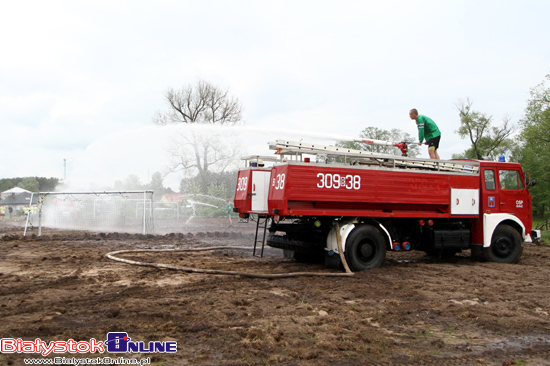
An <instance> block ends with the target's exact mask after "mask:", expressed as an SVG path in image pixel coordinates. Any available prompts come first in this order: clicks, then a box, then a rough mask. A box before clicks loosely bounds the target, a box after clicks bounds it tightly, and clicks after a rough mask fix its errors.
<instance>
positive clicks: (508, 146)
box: [453, 99, 516, 160]
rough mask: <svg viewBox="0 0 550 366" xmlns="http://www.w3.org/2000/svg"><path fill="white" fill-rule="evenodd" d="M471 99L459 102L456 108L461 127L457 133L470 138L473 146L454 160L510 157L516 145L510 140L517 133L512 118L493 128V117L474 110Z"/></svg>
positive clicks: (506, 118)
mask: <svg viewBox="0 0 550 366" xmlns="http://www.w3.org/2000/svg"><path fill="white" fill-rule="evenodd" d="M472 104H473V103H472V101H470V99H466V100H465V101H464V100H459V101H458V103H457V105H456V107H457V109H458V114H459V116H460V127H459V128H458V130H457V131H456V133H458V135H459V136H460V137H461V138H462V139H464V138H469V140H470V142H471V143H472V146H471V147H470V148H469V149H467V150H466V151H464V152H463V153H462V154H454V155H453V158H455V159H457V158H466V159H486V158H488V159H490V160H496V159H497V157H498V156H499V155H502V154H507V155H509V154H510V153H511V152H512V150H514V148H515V146H516V143H515V142H514V141H513V140H512V139H510V138H509V136H510V135H511V134H512V133H513V132H514V131H515V126H514V125H513V124H512V123H511V121H510V118H508V117H505V118H504V119H503V120H502V125H501V126H498V127H494V126H492V120H493V117H492V116H488V115H486V114H485V113H481V112H477V111H474V110H472Z"/></svg>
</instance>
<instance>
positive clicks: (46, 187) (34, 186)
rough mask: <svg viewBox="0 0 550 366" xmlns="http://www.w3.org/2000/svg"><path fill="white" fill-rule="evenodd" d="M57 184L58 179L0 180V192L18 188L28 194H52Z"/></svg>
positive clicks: (25, 178)
mask: <svg viewBox="0 0 550 366" xmlns="http://www.w3.org/2000/svg"><path fill="white" fill-rule="evenodd" d="M58 184H59V179H58V178H45V177H23V178H21V177H18V178H2V179H0V192H4V191H7V190H9V189H12V188H15V187H18V188H21V189H25V190H27V191H30V192H53V191H55V188H56V187H57V185H58Z"/></svg>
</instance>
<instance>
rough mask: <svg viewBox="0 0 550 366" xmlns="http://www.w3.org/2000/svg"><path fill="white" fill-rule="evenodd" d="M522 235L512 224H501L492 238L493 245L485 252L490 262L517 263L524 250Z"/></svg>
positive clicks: (485, 248)
mask: <svg viewBox="0 0 550 366" xmlns="http://www.w3.org/2000/svg"><path fill="white" fill-rule="evenodd" d="M521 242H522V240H521V235H520V234H519V232H518V231H517V230H516V229H514V228H513V227H511V226H510V225H499V226H498V227H497V228H496V230H495V232H494V233H493V237H492V239H491V246H489V247H484V248H483V253H484V254H485V257H486V258H487V260H488V261H489V262H497V263H516V262H517V261H518V260H519V257H520V256H521V253H522V252H523V248H522V247H521Z"/></svg>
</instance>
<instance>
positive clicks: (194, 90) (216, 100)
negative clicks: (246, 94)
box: [153, 80, 243, 194]
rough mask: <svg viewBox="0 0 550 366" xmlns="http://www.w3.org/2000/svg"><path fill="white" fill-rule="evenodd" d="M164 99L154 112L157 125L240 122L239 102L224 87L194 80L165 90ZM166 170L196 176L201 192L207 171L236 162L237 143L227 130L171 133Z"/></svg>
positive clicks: (239, 151) (228, 167) (196, 129)
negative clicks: (159, 109) (160, 108)
mask: <svg viewBox="0 0 550 366" xmlns="http://www.w3.org/2000/svg"><path fill="white" fill-rule="evenodd" d="M164 96H165V99H166V102H167V104H168V106H169V108H168V110H167V111H165V112H157V115H156V116H155V117H154V118H153V122H154V123H155V124H157V125H168V124H186V125H195V124H200V125H214V126H228V125H229V126H232V125H236V124H240V123H242V110H243V107H242V104H241V103H240V102H239V100H238V99H237V98H236V97H233V96H231V95H230V94H229V91H228V90H221V89H219V88H218V87H216V86H214V85H212V84H211V83H209V82H206V81H203V80H198V81H197V83H196V84H195V85H189V86H187V87H183V88H182V89H181V90H174V89H172V88H170V89H168V90H167V91H166V93H165V95H164ZM169 154H170V156H171V161H170V167H169V169H170V170H171V171H172V172H178V171H181V172H182V173H184V175H187V176H189V175H199V176H201V177H202V178H201V179H200V181H201V186H200V188H201V191H202V193H204V194H206V193H207V192H208V184H207V181H208V173H209V172H210V171H215V172H225V171H226V170H228V169H230V168H231V167H232V166H233V165H235V164H236V162H237V158H238V156H239V155H240V154H241V144H240V143H239V141H238V139H237V138H236V137H235V136H233V138H232V136H231V132H230V131H228V130H221V129H212V128H210V129H198V128H194V129H186V130H183V131H182V132H181V133H179V134H176V135H175V136H174V140H173V142H172V144H171V146H170V148H169Z"/></svg>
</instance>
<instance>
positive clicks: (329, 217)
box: [234, 140, 540, 271]
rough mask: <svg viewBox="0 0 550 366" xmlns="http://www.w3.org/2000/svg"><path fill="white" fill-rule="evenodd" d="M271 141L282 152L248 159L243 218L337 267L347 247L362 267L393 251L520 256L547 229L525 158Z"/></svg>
mask: <svg viewBox="0 0 550 366" xmlns="http://www.w3.org/2000/svg"><path fill="white" fill-rule="evenodd" d="M270 148H271V149H273V150H275V151H276V152H277V153H278V155H279V158H278V159H275V161H273V162H272V163H273V165H272V166H270V167H265V166H258V165H257V164H256V165H254V164H251V163H249V164H248V166H247V167H245V168H244V169H241V170H240V171H239V175H238V180H237V187H236V192H235V200H234V204H235V209H234V210H235V211H236V212H238V213H239V215H240V217H241V218H243V219H246V218H248V217H249V216H250V214H255V215H258V223H259V222H260V218H264V219H265V221H264V223H265V226H264V238H265V239H264V240H262V245H263V244H264V243H265V244H267V245H268V246H271V247H275V248H281V249H283V250H285V252H286V254H287V255H288V254H292V255H293V256H294V257H295V258H296V259H297V260H299V261H308V260H314V259H317V258H323V257H324V260H325V263H326V265H327V266H330V267H339V266H340V265H341V262H340V255H339V254H340V249H339V248H342V249H341V250H342V251H343V252H344V255H345V260H346V262H347V263H348V265H349V267H350V268H351V269H352V270H354V271H360V270H364V269H368V268H375V267H379V266H381V265H382V263H383V262H384V260H385V257H386V252H387V251H388V250H391V251H408V250H421V251H425V252H426V253H428V254H429V255H434V256H448V255H454V254H456V253H458V252H461V251H463V250H468V249H469V250H471V252H472V255H473V256H474V257H476V258H481V259H485V260H488V261H493V262H502V263H515V262H517V261H518V260H519V258H520V256H521V254H522V243H523V242H524V241H531V240H533V239H534V238H536V237H538V236H540V235H539V233H538V232H536V231H532V230H531V226H532V217H531V195H530V193H529V190H528V186H529V184H530V183H529V182H528V179H527V175H526V174H524V172H523V171H522V168H521V165H520V164H518V163H507V162H492V161H473V160H451V161H446V160H429V159H418V158H408V157H401V156H395V155H389V154H374V153H370V152H366V151H362V150H352V149H344V148H337V147H332V146H322V145H314V144H307V143H302V142H292V141H284V140H277V141H276V142H271V143H270ZM306 155H309V157H306ZM312 159H313V161H312ZM249 161H252V160H250V159H249ZM268 221H269V226H268V225H267V222H268ZM337 230H338V232H337ZM265 231H267V232H268V234H267V236H266V235H265ZM257 238H258V228H257V231H256V242H258V240H257ZM339 241H340V245H339V243H338V242H339Z"/></svg>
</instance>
